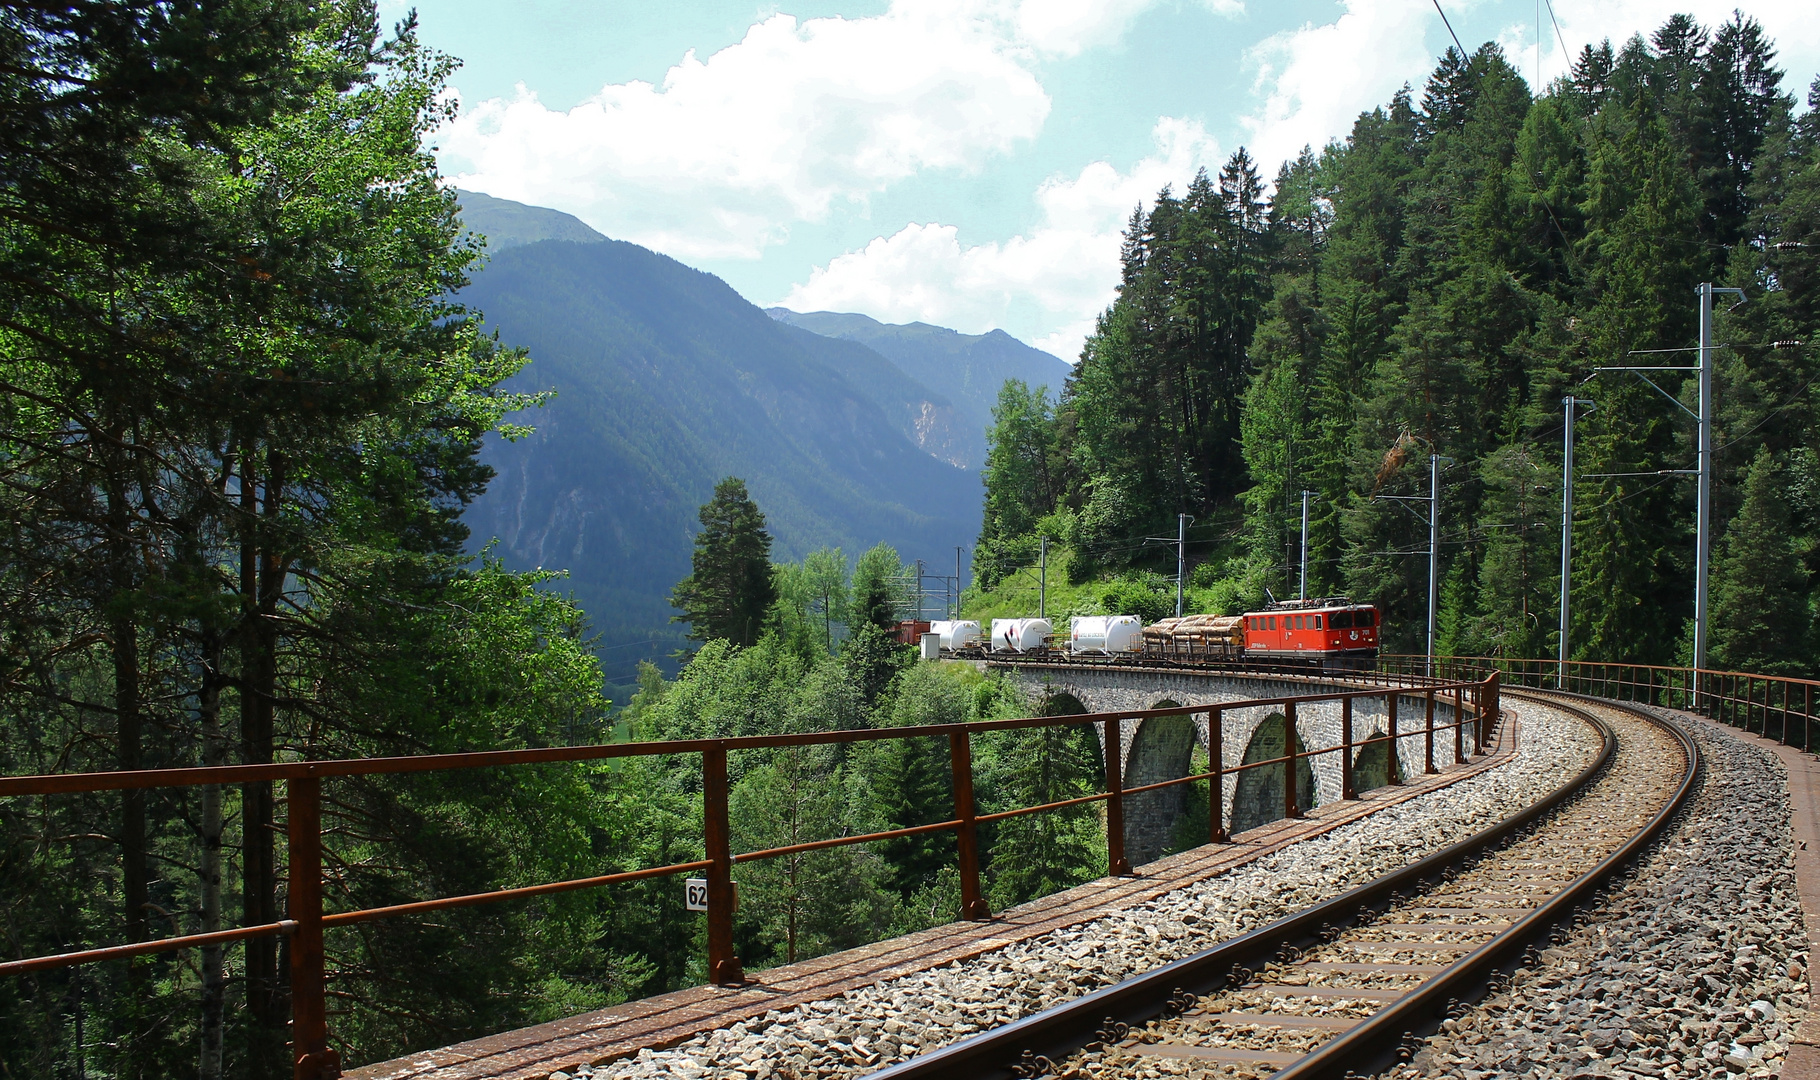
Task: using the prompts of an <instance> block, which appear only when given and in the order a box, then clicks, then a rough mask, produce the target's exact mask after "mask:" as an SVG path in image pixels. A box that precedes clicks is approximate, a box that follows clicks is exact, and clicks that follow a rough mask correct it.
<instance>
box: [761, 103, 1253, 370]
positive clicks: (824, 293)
mask: <svg viewBox="0 0 1820 1080" xmlns="http://www.w3.org/2000/svg"><path fill="white" fill-rule="evenodd" d="M1152 137H1153V139H1154V140H1155V144H1156V151H1155V153H1153V154H1151V155H1149V156H1147V157H1145V158H1144V159H1143V160H1141V161H1139V162H1138V163H1137V164H1136V165H1134V166H1133V167H1132V168H1131V169H1129V170H1127V171H1123V172H1121V171H1119V170H1118V169H1115V168H1113V167H1112V166H1111V165H1110V164H1108V163H1106V162H1103V161H1101V162H1095V163H1093V164H1091V165H1088V166H1087V167H1086V168H1084V169H1082V170H1080V172H1079V173H1077V174H1076V175H1074V176H1072V177H1062V176H1057V177H1051V178H1050V179H1048V180H1046V181H1044V183H1043V184H1042V186H1041V187H1039V188H1038V189H1037V191H1036V195H1035V201H1036V204H1037V208H1038V211H1039V224H1038V225H1037V226H1036V227H1035V228H1033V229H1031V230H1029V231H1028V232H1026V233H1024V234H1022V235H1018V236H1014V237H1012V238H1010V239H1009V240H1006V241H1004V242H1002V243H1000V242H986V243H980V244H965V243H963V242H962V239H961V235H960V230H959V229H957V228H956V227H955V226H953V225H943V224H939V223H925V224H911V225H906V226H905V227H904V228H902V229H900V230H899V231H898V232H896V233H894V234H892V235H890V236H880V237H878V238H876V239H874V240H873V241H872V242H871V243H869V244H867V245H866V246H865V247H864V248H861V249H860V250H858V251H850V252H847V253H845V254H843V255H840V256H837V257H836V258H834V259H833V260H831V261H830V262H829V263H828V264H827V265H826V266H820V267H817V268H816V269H815V270H814V271H813V272H812V273H811V274H810V276H809V280H808V281H806V282H804V283H802V284H800V285H797V286H796V287H795V288H793V289H792V290H791V291H790V294H789V295H788V296H786V297H784V299H783V300H782V301H781V304H782V306H784V307H787V308H790V309H792V310H795V311H856V312H860V313H862V314H866V315H870V316H872V317H873V318H875V319H879V320H880V321H883V322H912V321H919V320H920V321H923V322H932V323H937V324H940V325H942V326H949V327H953V328H954V329H956V330H960V331H962V332H963V333H973V334H978V333H984V332H986V331H988V330H992V329H995V328H1004V327H1007V326H1010V325H1012V324H1013V323H1014V322H1016V323H1026V324H1028V325H1030V326H1034V327H1037V328H1039V333H1040V336H1038V337H1037V338H1036V342H1035V343H1036V345H1037V347H1038V348H1042V349H1047V350H1048V351H1050V352H1052V353H1055V354H1056V355H1057V356H1060V357H1062V358H1063V359H1066V360H1074V359H1076V358H1077V357H1078V356H1079V355H1080V348H1081V343H1082V342H1083V341H1084V340H1085V339H1086V337H1087V335H1088V334H1089V333H1091V332H1092V330H1093V321H1094V318H1095V316H1096V315H1098V313H1099V312H1100V311H1102V310H1103V309H1104V308H1105V307H1106V305H1107V304H1109V303H1111V302H1112V299H1113V295H1114V292H1115V290H1116V287H1117V285H1118V280H1119V240H1120V234H1121V231H1122V229H1123V228H1124V225H1125V222H1126V220H1127V218H1128V217H1129V216H1130V214H1131V211H1132V210H1133V209H1134V208H1135V207H1136V206H1138V205H1139V204H1140V203H1147V202H1148V201H1149V200H1150V199H1151V198H1153V197H1154V196H1155V195H1156V193H1157V192H1158V191H1159V190H1161V189H1162V188H1163V187H1164V186H1165V185H1174V187H1175V189H1176V190H1177V191H1178V192H1179V191H1181V190H1182V188H1183V187H1184V186H1185V185H1186V183H1187V181H1188V180H1189V179H1191V178H1192V177H1193V176H1194V173H1195V170H1196V169H1199V168H1202V167H1205V168H1207V169H1208V170H1209V171H1212V170H1215V169H1217V168H1218V166H1219V165H1220V164H1221V160H1222V154H1221V153H1220V148H1219V145H1218V144H1217V143H1216V142H1215V140H1214V139H1213V138H1212V137H1210V136H1209V135H1208V134H1207V132H1206V131H1205V129H1203V128H1202V127H1201V125H1200V124H1199V123H1197V122H1191V121H1184V120H1178V119H1173V118H1164V119H1162V120H1159V121H1157V124H1156V126H1155V128H1154V130H1153V131H1152Z"/></svg>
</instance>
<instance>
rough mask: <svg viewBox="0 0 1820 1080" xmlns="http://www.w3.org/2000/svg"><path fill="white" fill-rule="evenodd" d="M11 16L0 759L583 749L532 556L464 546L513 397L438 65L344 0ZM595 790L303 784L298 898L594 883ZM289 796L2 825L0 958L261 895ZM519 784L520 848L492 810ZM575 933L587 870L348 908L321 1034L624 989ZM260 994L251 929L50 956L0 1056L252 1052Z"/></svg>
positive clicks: (577, 688)
mask: <svg viewBox="0 0 1820 1080" xmlns="http://www.w3.org/2000/svg"><path fill="white" fill-rule="evenodd" d="M0 29H3V32H0V42H4V44H3V45H0V48H4V49H5V50H7V51H8V54H9V58H8V63H9V67H10V68H11V69H12V70H14V73H15V74H14V77H11V78H9V80H8V81H7V83H6V86H5V88H4V90H0V93H4V94H5V95H7V98H8V113H9V117H11V119H10V120H9V152H8V154H7V155H6V161H5V163H4V164H3V165H0V170H3V171H4V172H5V174H6V177H7V182H6V184H5V185H3V186H4V188H5V192H6V194H5V195H4V196H3V197H0V201H4V202H5V203H6V212H7V216H8V219H9V220H10V221H11V222H12V223H13V224H12V225H11V226H10V227H9V228H8V229H7V230H6V231H5V233H4V235H3V236H0V264H4V266H5V269H6V272H5V274H4V275H0V277H4V278H5V284H3V285H0V292H4V293H5V295H6V308H7V310H8V313H9V314H8V318H7V323H6V326H5V327H4V328H0V369H4V370H3V371H0V383H3V384H4V387H5V390H4V393H3V394H0V409H3V410H4V411H5V415H6V420H7V422H6V424H5V425H4V432H5V434H4V440H3V441H4V447H0V460H3V461H4V466H3V467H0V469H3V471H4V473H5V483H4V485H0V488H3V489H4V492H5V494H4V495H3V496H0V500H4V502H5V508H6V513H5V514H4V515H0V516H3V517H4V519H5V521H6V525H5V526H4V527H0V546H3V548H4V554H0V620H4V627H3V628H0V633H4V635H5V637H6V639H7V641H8V642H9V648H8V659H7V661H6V664H7V669H6V677H5V678H4V679H0V710H3V712H4V717H5V719H4V721H0V731H4V732H5V734H4V735H0V768H4V769H5V771H6V772H8V773H41V772H55V771H73V770H91V771H92V770H101V769H112V768H140V767H160V766H187V765H198V764H202V765H220V764H230V763H250V764H257V763H264V762H269V761H272V760H274V759H275V758H277V757H278V756H279V755H281V754H283V755H288V756H296V757H305V758H308V757H325V758H326V757H347V756H369V755H391V754H411V753H421V752H426V751H429V752H433V751H442V750H469V749H491V748H495V747H517V746H549V745H561V744H563V743H566V742H569V741H571V740H574V741H593V740H598V739H600V738H603V737H604V736H605V725H604V712H605V707H606V702H604V701H603V700H601V698H600V695H599V687H600V673H599V670H598V666H597V664H596V661H595V660H594V659H593V657H592V655H591V654H590V652H589V650H588V645H587V638H588V631H587V626H586V623H585V620H584V619H583V617H582V615H581V613H580V612H579V611H578V610H577V609H576V608H575V606H574V605H573V604H572V603H571V602H570V601H569V600H568V599H567V598H566V597H564V596H562V595H560V594H558V593H556V592H554V591H552V590H551V589H550V588H549V584H550V581H551V579H552V577H553V575H541V574H534V575H516V574H512V573H509V572H507V571H505V570H504V569H502V568H501V567H500V566H499V564H498V563H497V562H496V561H493V560H491V559H490V558H485V557H483V558H480V559H478V560H470V559H467V558H465V557H463V556H462V555H461V549H462V546H463V545H464V543H465V541H466V539H467V529H466V527H465V526H464V525H463V523H462V522H461V520H460V515H461V512H462V509H463V507H464V506H465V505H466V504H467V503H468V502H470V501H471V500H472V499H473V498H474V497H475V496H476V495H477V494H478V493H479V492H480V491H481V490H482V489H483V488H484V486H485V484H486V482H487V480H488V479H489V478H490V476H491V473H490V471H489V470H488V469H487V468H486V467H485V466H484V465H482V464H481V463H480V462H479V460H478V453H479V445H480V440H481V438H482V437H483V436H484V435H485V434H487V433H488V432H489V431H498V430H500V429H501V427H502V425H501V420H502V418H503V417H504V415H505V414H506V413H508V412H510V411H512V410H514V409H516V408H520V407H522V406H524V405H526V404H529V403H530V399H527V398H524V397H521V396H518V395H514V394H510V393H505V392H503V391H501V390H500V389H499V384H500V382H501V381H502V380H504V379H505V378H507V377H508V376H510V375H511V374H512V373H513V372H514V371H516V370H517V369H518V368H519V367H521V366H522V364H523V363H524V357H523V355H522V354H519V353H516V352H513V351H509V350H504V349H501V348H499V347H498V346H497V344H496V343H495V342H493V341H492V340H491V339H490V338H488V337H486V336H484V335H483V334H481V332H480V329H479V320H478V317H477V316H476V315H474V314H473V313H470V312H468V311H466V310H464V309H463V308H461V307H459V306H457V305H455V304H453V303H451V302H450V300H449V297H450V296H451V295H452V294H453V293H454V292H456V291H457V290H459V289H460V288H461V287H462V285H464V284H465V282H466V273H467V269H468V267H469V266H470V265H471V264H472V263H473V261H474V259H475V257H476V255H477V254H478V252H477V249H476V248H474V247H473V246H472V245H471V244H469V243H466V242H464V241H463V240H461V238H460V229H459V225H458V223H457V221H456V218H455V206H454V201H453V198H452V197H451V195H450V193H449V192H448V191H447V190H446V189H445V188H444V187H443V185H442V183H441V180H440V178H439V177H438V176H437V175H436V171H435V168H434V164H433V161H432V160H431V157H430V153H429V150H428V149H427V148H426V147H425V145H424V142H423V139H424V136H425V134H426V133H427V132H428V131H429V130H431V129H433V128H434V127H436V126H438V125H439V124H441V123H443V122H444V121H446V119H447V118H448V116H449V115H450V112H449V110H450V109H451V108H452V105H451V104H450V102H449V100H448V99H447V98H446V97H445V96H444V93H443V91H444V89H445V85H446V79H447V77H448V75H449V73H450V71H451V70H452V67H453V65H452V61H450V60H449V59H448V58H446V57H442V56H440V55H437V54H435V53H434V52H432V51H430V50H427V49H425V48H424V47H423V46H422V45H421V44H420V43H419V42H418V41H417V40H416V37H415V26H414V22H413V21H412V20H408V19H407V20H406V21H405V22H403V23H402V24H400V25H399V27H398V28H397V30H396V32H395V33H394V35H393V36H391V37H389V38H387V37H384V36H383V35H382V34H381V31H380V28H379V26H378V24H377V21H376V19H375V17H374V13H373V11H372V9H371V7H370V5H365V4H360V3H346V4H342V3H281V2H250V0H249V2H230V3H223V4H211V5H203V6H189V7H183V6H180V7H179V8H175V9H171V10H164V9H154V8H153V7H148V6H143V5H140V6H132V5H124V6H123V5H98V6H91V7H88V8H83V9H80V10H72V11H69V12H59V13H55V14H48V13H46V12H38V11H26V10H25V9H23V8H19V7H13V8H8V9H7V10H6V11H5V12H4V13H0ZM223 41H231V42H233V47H232V48H223V47H222V46H221V43H222V42H223ZM72 223H79V224H78V225H76V226H75V227H72ZM596 782H597V778H595V777H594V776H592V775H590V774H589V772H588V771H587V770H582V769H575V768H561V769H546V768H525V769H519V770H502V771H498V772H493V773H486V774H482V773H479V772H475V773H467V772H463V773H457V774H426V775H424V776H416V777H404V778H399V777H390V778H366V779H353V778H349V779H345V780H340V781H331V782H330V783H329V784H327V785H325V792H326V794H327V796H328V798H327V799H326V800H325V805H324V825H325V846H326V848H327V855H328V858H327V860H326V865H325V868H324V872H325V878H326V880H325V886H326V889H325V891H326V894H327V896H328V897H329V898H330V903H331V904H332V905H346V906H372V905H381V904H389V903H397V902H407V901H410V900H417V899H426V898H428V897H431V896H441V895H448V894H451V893H462V892H474V891H484V890H489V889H495V888H500V887H505V886H509V885H515V884H528V883H530V882H533V881H549V880H553V879H559V878H564V877H569V876H573V875H575V874H577V873H584V872H586V867H587V866H589V865H590V864H591V861H590V854H591V853H590V846H591V830H592V827H593V825H594V824H595V819H594V808H595V793H596V791H597V788H596V786H595V784H596ZM603 782H604V781H603ZM280 798H282V792H274V791H272V790H271V788H270V786H261V785H247V786H245V787H236V788H234V789H231V790H224V789H217V788H200V789H183V790H181V791H176V792H158V791H154V792H149V793H145V794H138V793H129V794H128V795H125V796H123V797H122V796H107V797H105V798H94V799H90V798H73V799H68V800H53V802H52V804H47V805H46V806H45V807H43V808H42V813H40V814H35V815H33V816H29V817H27V816H19V815H18V814H16V812H15V811H13V810H12V809H8V810H4V811H0V814H3V815H5V816H0V829H4V836H3V838H0V853H4V854H0V859H5V860H6V867H5V870H6V873H5V875H4V879H3V880H0V906H4V907H5V908H6V909H7V910H8V912H9V918H8V926H9V938H8V941H9V944H8V948H9V950H11V951H12V952H13V954H14V955H34V954H40V953H49V952H57V951H61V950H64V949H67V948H69V947H70V946H71V945H72V944H74V945H83V944H103V943H113V942H118V941H120V940H136V939H142V938H145V937H147V936H152V935H153V934H157V935H164V934H167V933H172V932H175V933H196V932H209V931H214V930H219V929H223V928H225V927H228V926H232V925H237V924H258V923H264V922H269V921H272V920H274V919H276V918H278V917H280V913H281V891H280V889H281V878H280V874H279V871H278V868H279V866H281V865H282V863H283V860H284V851H283V849H282V845H281V843H280V841H279V839H278V838H279V837H281V836H282V835H283V828H282V822H281V818H280V816H279V814H278V800H279V799H280ZM531 804H534V805H538V806H540V807H541V808H543V809H544V813H543V814H542V815H541V816H540V817H539V818H538V820H537V822H536V825H537V829H536V830H535V831H536V834H537V835H532V833H531V831H530V829H529V821H528V819H526V818H525V817H524V815H522V814H521V813H518V812H516V811H514V810H513V809H512V808H514V807H518V806H522V805H531ZM68 838H75V839H74V840H71V839H68ZM59 879H67V880H65V881H63V882H62V883H61V884H59V883H58V881H59ZM149 912H158V913H160V914H159V915H158V919H159V924H158V925H157V926H155V927H154V926H152V925H149V924H148V918H147V915H148V913H149ZM165 920H168V927H167V926H166V924H165ZM601 927H602V923H601V922H600V920H599V913H598V911H597V909H596V908H595V907H594V905H593V903H592V902H591V901H589V900H587V899H586V898H584V897H581V896H579V895H577V896H571V897H563V898H551V899H549V900H548V901H547V902H540V903H537V904H533V905H516V906H505V907H499V908H475V909H467V910H464V911H462V912H458V913H452V914H449V915H448V916H447V917H438V918H436V919H434V920H427V921H426V920H422V919H414V918H399V919H393V920H387V921H384V922H381V923H376V924H373V925H372V926H370V927H368V928H366V929H365V930H363V932H362V933H360V934H358V935H348V936H336V937H334V938H333V939H332V940H331V942H330V949H331V952H330V956H329V966H330V973H331V974H330V977H331V979H332V980H333V982H334V985H335V987H336V990H337V993H336V994H335V996H334V998H333V999H332V1004H331V1023H332V1024H333V1025H334V1026H335V1029H336V1032H337V1040H338V1045H339V1047H340V1048H341V1049H342V1051H343V1053H344V1055H345V1056H346V1058H347V1059H348V1060H349V1062H350V1063H358V1062H360V1061H363V1060H371V1059H373V1058H376V1057H388V1056H392V1055H393V1054H396V1053H399V1052H403V1051H405V1050H408V1049H412V1048H415V1047H421V1046H424V1045H427V1044H431V1043H441V1042H446V1041H448V1040H449V1039H450V1038H458V1037H462V1036H464V1035H468V1034H480V1033H483V1032H486V1031H492V1030H497V1029H499V1028H500V1027H505V1026H511V1025H514V1024H518V1023H524V1022H527V1021H529V1020H531V1019H533V1018H536V1017H540V1016H544V1015H547V1014H548V1011H549V1010H550V1009H551V1008H553V1007H557V1006H553V1005H552V1004H551V1003H552V1002H553V1001H569V1002H572V1001H604V1000H609V999H611V998H612V997H613V996H614V995H615V994H622V995H623V993H624V992H625V990H626V988H625V987H624V986H623V985H619V983H618V982H616V980H619V981H620V982H623V980H624V979H626V978H631V977H634V976H636V975H637V971H638V965H637V964H628V963H620V962H619V961H618V960H616V959H615V958H614V957H613V956H611V955H606V954H600V953H596V952H594V951H593V950H591V949H590V948H589V945H590V943H591V941H592V940H593V939H594V938H595V937H596V936H598V935H599V934H600V932H601ZM596 957H598V959H596ZM379 972H383V973H385V975H384V977H383V978H382V977H379V976H378V975H377V974H375V973H379ZM282 983H283V975H282V971H281V969H280V965H279V950H278V946H277V942H276V941H274V940H272V939H254V940H251V941H248V942H246V943H244V944H240V945H236V946H235V947H234V948H232V949H224V948H218V947H211V948H205V949H201V950H197V951H195V952H184V953H171V954H166V955H160V956H158V957H155V958H152V959H148V960H143V961H138V962H135V963H133V964H131V965H119V966H108V967H96V968H85V969H81V970H71V971H69V972H60V973H57V974H55V975H53V976H51V977H49V978H48V979H47V980H45V981H41V982H39V983H38V984H37V986H36V987H35V988H33V989H32V990H31V992H30V994H29V995H26V996H14V995H15V990H14V989H13V988H11V987H9V988H8V989H7V990H5V991H0V995H4V996H0V1013H3V1015H4V1019H0V1060H4V1061H5V1062H7V1064H8V1066H16V1067H20V1068H29V1069H30V1070H31V1071H33V1072H34V1073H41V1074H44V1075H56V1074H58V1073H60V1072H64V1071H67V1068H66V1066H67V1064H68V1063H69V1061H68V1059H69V1057H70V1056H71V1055H72V1054H73V1053H75V1052H77V1051H76V1048H75V1047H74V1046H73V1037H74V1032H73V1030H72V1029H71V1027H70V1025H71V1022H72V1020H73V1018H74V1017H75V1016H77V1015H83V1016H85V1017H86V1028H85V1031H86V1035H85V1042H86V1043H87V1046H86V1048H85V1049H83V1050H81V1051H80V1052H81V1053H82V1055H83V1056H84V1057H85V1059H86V1065H87V1067H88V1068H89V1069H90V1070H95V1071H99V1072H103V1073H106V1074H107V1075H110V1076H118V1077H135V1076H154V1075H155V1076H163V1075H177V1074H184V1073H192V1072H193V1073H196V1074H199V1075H201V1076H203V1077H204V1078H213V1077H220V1076H225V1075H227V1074H230V1073H232V1074H235V1075H247V1076H268V1075H273V1074H275V1073H276V1072H278V1071H281V1070H282V1069H283V1068H288V1058H287V1057H286V1050H285V1045H284V1043H285V1038H286V1031H285V1022H286V1020H287V1015H286V1009H285V996H284V993H283V986H282ZM78 1000H79V1001H80V1002H81V1004H80V1006H76V1005H75V1003H76V1002H77V1001H78ZM78 1010H79V1012H78ZM198 1059H200V1060H198Z"/></svg>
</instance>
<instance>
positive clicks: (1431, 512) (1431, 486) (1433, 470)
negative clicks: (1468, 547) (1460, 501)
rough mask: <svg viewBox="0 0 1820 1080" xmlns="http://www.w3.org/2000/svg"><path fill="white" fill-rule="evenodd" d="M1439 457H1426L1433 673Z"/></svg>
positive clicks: (1430, 663)
mask: <svg viewBox="0 0 1820 1080" xmlns="http://www.w3.org/2000/svg"><path fill="white" fill-rule="evenodd" d="M1440 551H1441V455H1439V454H1430V455H1428V671H1427V674H1429V675H1430V676H1432V675H1434V673H1435V608H1436V607H1437V606H1438V605H1439V603H1440V599H1441V578H1440V568H1441V564H1440Z"/></svg>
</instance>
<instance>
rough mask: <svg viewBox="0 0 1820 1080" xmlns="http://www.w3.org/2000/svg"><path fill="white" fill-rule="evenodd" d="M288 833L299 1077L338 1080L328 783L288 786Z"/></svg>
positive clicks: (302, 781)
mask: <svg viewBox="0 0 1820 1080" xmlns="http://www.w3.org/2000/svg"><path fill="white" fill-rule="evenodd" d="M285 788H286V802H287V804H288V805H287V807H286V810H287V813H286V818H287V821H286V826H285V829H286V832H287V833H288V836H289V840H290V849H291V881H290V888H289V890H288V893H287V895H288V904H287V908H288V914H289V917H290V919H291V920H292V921H293V922H295V923H296V924H297V928H296V930H294V931H292V934H291V1056H292V1062H293V1072H292V1076H293V1077H294V1078H295V1080H334V1078H336V1077H338V1076H340V1075H341V1055H340V1054H339V1053H338V1052H337V1051H335V1050H333V1049H331V1048H330V1047H329V1018H328V1010H327V1007H326V1003H325V999H324V995H323V988H322V979H323V949H322V781H321V780H319V779H317V778H316V777H314V776H310V777H303V778H295V779H292V780H290V781H289V782H288V783H287V784H286V785H285Z"/></svg>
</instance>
